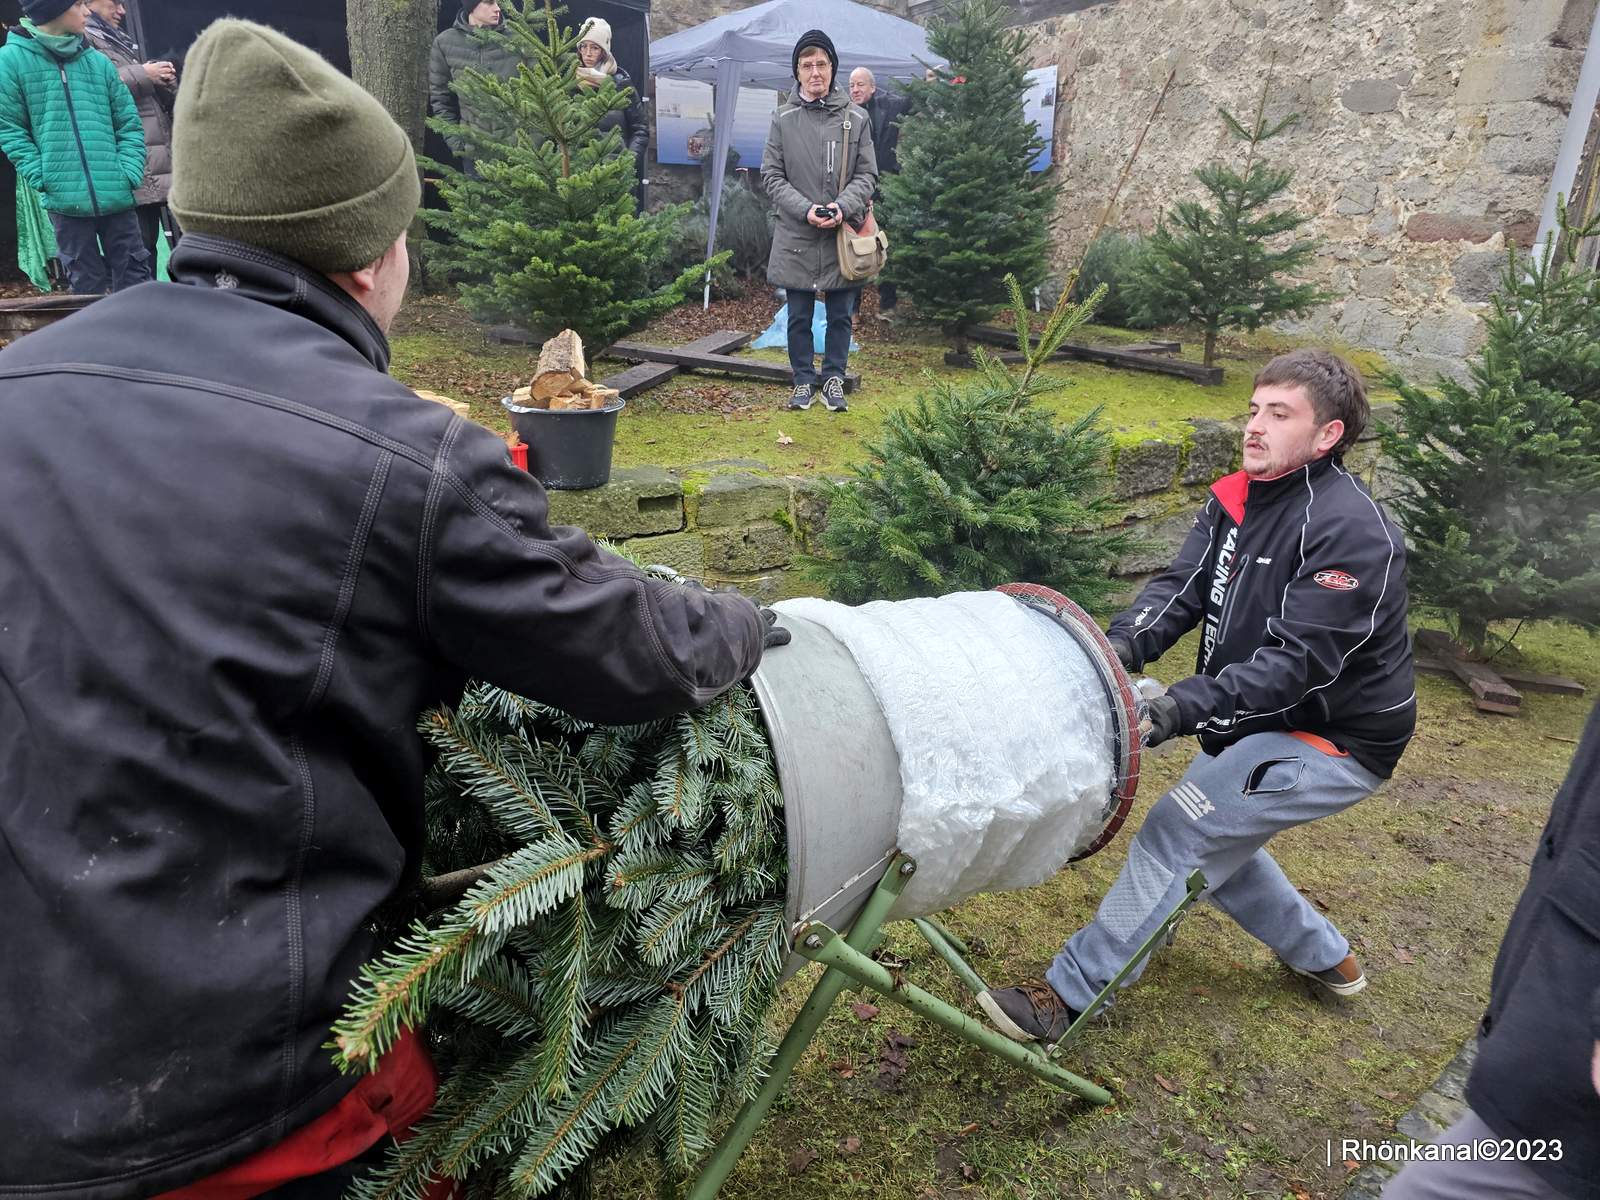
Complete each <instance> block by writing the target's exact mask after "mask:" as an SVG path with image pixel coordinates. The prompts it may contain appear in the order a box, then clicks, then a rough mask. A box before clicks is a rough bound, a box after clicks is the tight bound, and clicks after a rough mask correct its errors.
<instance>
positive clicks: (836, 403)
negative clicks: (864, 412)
mask: <svg viewBox="0 0 1600 1200" xmlns="http://www.w3.org/2000/svg"><path fill="white" fill-rule="evenodd" d="M822 402H823V403H824V404H826V405H827V406H828V411H829V412H849V411H850V408H849V405H847V404H846V403H845V402H844V380H842V379H840V378H839V377H838V376H837V375H833V376H830V377H829V378H828V381H827V382H826V383H824V384H823V385H822Z"/></svg>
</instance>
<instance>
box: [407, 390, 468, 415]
mask: <svg viewBox="0 0 1600 1200" xmlns="http://www.w3.org/2000/svg"><path fill="white" fill-rule="evenodd" d="M411 390H412V391H414V392H415V393H416V394H417V395H418V396H420V397H421V398H422V399H424V400H432V401H433V402H434V403H435V404H442V405H444V406H445V407H446V408H448V409H449V410H450V411H451V412H453V413H455V414H456V416H458V417H462V418H465V419H466V420H468V421H470V420H472V408H471V406H470V405H468V404H467V402H466V401H465V400H453V399H451V398H450V397H449V396H441V395H440V394H439V393H438V392H430V391H428V389H427V388H412V389H411Z"/></svg>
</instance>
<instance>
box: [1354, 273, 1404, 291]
mask: <svg viewBox="0 0 1600 1200" xmlns="http://www.w3.org/2000/svg"><path fill="white" fill-rule="evenodd" d="M1399 278H1400V269H1399V268H1398V267H1389V266H1383V267H1363V268H1362V269H1361V273H1360V274H1359V275H1357V276H1356V291H1358V292H1360V293H1361V294H1362V295H1363V296H1387V295H1388V294H1389V293H1390V292H1392V291H1394V285H1395V283H1396V282H1397V281H1398V280H1399Z"/></svg>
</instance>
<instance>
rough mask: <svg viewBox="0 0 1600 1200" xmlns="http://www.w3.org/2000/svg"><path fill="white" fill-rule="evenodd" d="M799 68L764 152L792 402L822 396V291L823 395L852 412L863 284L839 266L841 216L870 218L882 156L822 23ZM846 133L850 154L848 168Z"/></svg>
mask: <svg viewBox="0 0 1600 1200" xmlns="http://www.w3.org/2000/svg"><path fill="white" fill-rule="evenodd" d="M792 66H793V70H794V77H795V82H796V84H797V85H798V87H797V88H796V90H795V93H794V95H793V97H792V99H791V102H790V103H788V104H784V105H780V106H779V108H778V111H777V113H776V114H775V115H774V116H773V118H772V127H771V129H770V130H769V131H768V133H767V145H766V150H765V151H764V152H763V154H762V156H761V183H762V186H763V187H765V188H766V192H767V196H768V198H769V199H771V201H772V203H773V206H774V207H775V208H776V209H777V210H778V222H777V226H776V228H775V229H774V230H773V233H772V253H771V255H770V256H769V257H768V259H767V280H768V282H770V283H772V284H773V285H774V286H776V287H781V288H783V289H784V290H785V292H786V293H787V298H788V304H789V365H790V367H791V368H792V369H793V370H794V392H793V394H792V395H791V396H790V398H789V407H790V408H810V407H811V402H812V400H813V399H815V396H816V391H817V387H816V380H817V370H816V366H815V363H814V355H813V351H814V349H815V347H814V345H813V342H812V333H811V318H812V314H813V313H814V312H815V310H816V300H817V293H818V292H826V293H827V294H828V299H827V306H828V332H827V337H826V340H825V343H824V347H825V348H824V353H823V356H822V380H823V381H822V398H823V401H824V402H825V403H826V404H827V406H828V407H829V408H830V409H831V410H832V411H834V412H844V411H845V400H844V373H845V364H846V362H847V361H848V358H849V354H850V330H851V326H852V324H853V323H854V317H855V311H856V300H857V299H858V297H859V295H860V292H861V287H860V285H859V284H853V283H851V282H850V281H849V280H847V279H845V277H844V275H843V274H842V273H841V272H840V270H839V254H838V248H837V234H836V233H835V231H836V230H837V229H838V228H839V225H840V223H841V222H842V221H849V222H850V223H851V224H856V223H858V222H860V221H861V220H862V218H863V217H865V216H866V213H867V206H868V204H869V203H870V202H871V200H872V192H873V189H874V188H876V187H877V185H878V159H877V156H876V154H875V153H874V151H873V146H872V122H871V120H870V119H869V118H868V117H867V114H866V113H865V112H863V111H862V110H861V109H860V108H858V107H856V106H855V105H854V104H851V103H850V98H849V96H847V95H846V94H845V92H844V91H843V89H841V88H839V87H837V86H835V82H836V77H837V75H838V73H839V56H838V54H837V53H836V52H835V51H834V48H833V42H832V40H831V39H830V38H829V37H828V35H827V34H826V33H824V32H822V30H820V29H813V30H810V31H809V32H807V33H803V34H801V35H800V40H799V41H797V42H796V43H795V46H794V55H793V60H792ZM847 138H848V140H849V152H848V156H849V159H850V161H849V163H847V164H846V165H845V166H844V168H843V170H842V172H841V169H840V160H841V159H842V158H843V157H845V153H846V152H845V147H844V143H845V141H846V139H847ZM841 178H842V179H843V181H844V182H843V186H842V187H841V186H840V180H841Z"/></svg>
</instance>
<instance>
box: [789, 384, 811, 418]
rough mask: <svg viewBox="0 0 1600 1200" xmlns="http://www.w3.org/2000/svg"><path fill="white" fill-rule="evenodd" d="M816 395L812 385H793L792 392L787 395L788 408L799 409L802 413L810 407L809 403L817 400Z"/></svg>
mask: <svg viewBox="0 0 1600 1200" xmlns="http://www.w3.org/2000/svg"><path fill="white" fill-rule="evenodd" d="M816 393H817V389H816V387H815V385H813V384H809V383H797V384H795V385H794V391H793V392H791V393H790V395H789V407H790V408H794V409H799V410H800V411H802V412H804V411H805V410H806V409H808V408H810V407H811V402H812V401H813V400H815V399H816V398H817V394H816Z"/></svg>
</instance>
